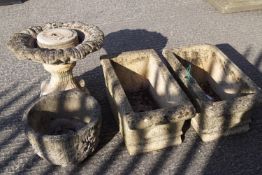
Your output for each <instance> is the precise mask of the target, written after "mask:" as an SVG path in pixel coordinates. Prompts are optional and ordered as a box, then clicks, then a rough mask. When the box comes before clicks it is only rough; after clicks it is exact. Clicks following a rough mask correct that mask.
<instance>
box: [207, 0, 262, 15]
mask: <svg viewBox="0 0 262 175" xmlns="http://www.w3.org/2000/svg"><path fill="white" fill-rule="evenodd" d="M208 2H209V3H210V4H212V5H213V6H214V7H215V8H216V9H217V10H219V11H220V12H221V13H233V12H241V11H249V10H261V9H262V0H208Z"/></svg>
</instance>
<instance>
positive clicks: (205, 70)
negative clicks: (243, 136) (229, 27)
mask: <svg viewBox="0 0 262 175" xmlns="http://www.w3.org/2000/svg"><path fill="white" fill-rule="evenodd" d="M163 55H164V57H165V58H166V59H167V61H168V63H169V64H170V66H171V69H172V71H173V73H174V76H176V77H177V78H178V79H180V81H181V82H180V83H181V85H182V86H183V87H184V89H185V90H186V92H187V93H188V95H189V96H190V97H191V100H192V102H193V103H194V104H195V106H196V108H197V110H198V114H197V115H196V117H194V118H193V119H191V124H192V126H193V128H194V129H195V130H196V131H197V132H198V134H199V135H200V137H201V139H202V140H203V141H210V140H214V139H217V138H219V137H221V136H223V135H230V134H236V133H241V132H245V131H247V130H248V129H249V123H250V115H251V114H252V112H253V110H255V109H257V108H261V106H262V105H261V104H262V103H261V102H262V100H261V99H262V96H261V89H260V88H259V87H257V86H256V84H254V83H253V81H252V80H251V79H250V78H249V77H248V76H246V75H245V74H244V73H243V72H242V71H241V70H240V69H239V68H238V67H237V66H236V65H235V64H234V63H232V62H231V61H230V60H229V58H228V57H226V56H225V55H224V54H223V53H222V52H221V51H220V50H219V49H218V48H216V47H215V46H212V45H207V44H204V45H196V46H189V47H182V48H175V49H164V50H163Z"/></svg>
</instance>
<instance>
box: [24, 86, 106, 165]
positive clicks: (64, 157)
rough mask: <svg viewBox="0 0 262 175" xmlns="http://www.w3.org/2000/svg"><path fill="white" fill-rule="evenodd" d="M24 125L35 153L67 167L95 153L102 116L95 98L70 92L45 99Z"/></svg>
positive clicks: (38, 102)
mask: <svg viewBox="0 0 262 175" xmlns="http://www.w3.org/2000/svg"><path fill="white" fill-rule="evenodd" d="M23 121H24V124H25V133H26V136H27V138H28V140H29V142H30V143H31V145H32V147H33V148H34V150H35V152H36V153H37V154H38V155H39V156H40V157H42V158H44V159H46V160H47V161H48V162H50V163H52V164H56V165H62V166H67V165H69V164H75V163H78V162H81V161H83V160H84V159H85V158H86V157H87V156H88V155H90V154H91V153H92V152H93V151H94V150H95V148H96V146H97V143H98V136H99V133H100V126H101V112H100V106H99V104H98V103H97V101H96V100H95V99H94V98H93V97H92V96H89V95H87V94H85V93H84V92H82V91H78V90H69V91H65V92H62V93H52V94H48V95H46V96H43V97H41V98H40V99H39V100H38V101H37V102H36V103H34V104H33V105H32V107H31V108H29V110H28V112H26V114H25V115H24V118H23Z"/></svg>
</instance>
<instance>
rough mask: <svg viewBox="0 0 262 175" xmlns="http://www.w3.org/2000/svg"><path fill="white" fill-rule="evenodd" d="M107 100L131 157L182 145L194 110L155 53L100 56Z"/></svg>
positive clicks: (149, 51) (137, 52) (136, 52)
mask: <svg viewBox="0 0 262 175" xmlns="http://www.w3.org/2000/svg"><path fill="white" fill-rule="evenodd" d="M101 64H102V67H103V72H104V77H105V83H106V87H107V93H108V99H109V102H110V105H111V108H112V111H113V113H114V114H115V117H116V118H117V120H118V121H119V127H120V131H121V133H122V135H123V137H124V140H125V144H126V147H127V149H128V152H129V153H130V154H131V155H134V154H137V153H141V152H149V151H153V150H158V149H162V148H165V147H168V146H171V145H178V144H181V142H182V140H181V135H182V127H183V124H184V122H185V120H187V119H190V118H192V117H193V116H194V114H195V109H194V107H193V105H192V104H191V102H190V101H189V99H188V98H187V96H186V95H185V93H184V92H183V90H182V89H181V88H180V86H179V85H178V84H177V82H176V81H175V79H174V78H173V77H172V76H171V74H170V73H169V72H168V70H167V68H166V67H165V65H164V64H163V63H162V62H161V60H160V58H159V56H158V55H157V54H156V52H155V51H154V50H141V51H131V52H124V53H121V54H119V55H116V56H102V57H101Z"/></svg>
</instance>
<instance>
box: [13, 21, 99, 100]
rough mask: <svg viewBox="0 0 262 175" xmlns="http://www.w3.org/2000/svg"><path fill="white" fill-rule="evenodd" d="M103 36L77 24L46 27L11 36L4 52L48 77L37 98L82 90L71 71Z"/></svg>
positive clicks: (94, 47) (93, 27)
mask: <svg viewBox="0 0 262 175" xmlns="http://www.w3.org/2000/svg"><path fill="white" fill-rule="evenodd" d="M103 39H104V34H103V32H102V31H101V30H100V29H99V28H98V27H96V26H94V25H89V24H84V23H80V22H67V23H58V22H56V23H48V24H45V25H43V26H34V27H29V28H28V29H26V30H24V31H21V32H19V33H15V34H14V35H13V36H12V38H11V39H10V41H9V42H8V48H9V49H10V50H11V51H13V53H14V54H15V55H16V57H17V58H18V59H21V60H25V59H27V60H32V61H34V62H38V63H41V64H43V67H44V69H45V70H47V71H48V72H49V73H50V74H51V78H50V80H46V81H44V82H42V84H41V96H42V95H46V94H49V93H51V92H57V91H63V90H69V89H73V88H78V89H82V90H83V89H84V88H83V87H84V81H83V80H76V79H75V78H74V77H73V74H72V70H73V68H74V67H75V65H76V61H78V60H80V59H83V58H85V57H86V56H87V55H88V54H89V53H91V52H94V51H96V50H98V49H100V48H101V45H102V43H103Z"/></svg>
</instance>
